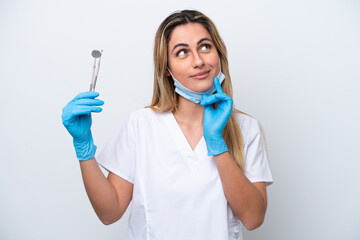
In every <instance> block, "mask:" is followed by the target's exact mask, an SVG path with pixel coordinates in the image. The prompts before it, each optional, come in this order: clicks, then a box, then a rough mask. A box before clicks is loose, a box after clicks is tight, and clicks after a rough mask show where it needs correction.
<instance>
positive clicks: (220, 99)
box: [200, 77, 233, 156]
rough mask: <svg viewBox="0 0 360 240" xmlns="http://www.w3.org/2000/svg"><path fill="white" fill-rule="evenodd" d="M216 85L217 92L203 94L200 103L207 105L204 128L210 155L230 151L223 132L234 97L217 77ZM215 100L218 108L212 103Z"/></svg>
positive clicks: (215, 79)
mask: <svg viewBox="0 0 360 240" xmlns="http://www.w3.org/2000/svg"><path fill="white" fill-rule="evenodd" d="M214 85H215V88H216V91H217V93H215V94H212V95H210V96H207V95H206V94H202V95H201V96H202V101H201V103H200V104H201V105H202V106H204V107H205V110H204V120H203V130H204V138H205V142H206V146H207V149H208V155H209V156H212V155H219V154H221V153H223V152H227V151H228V148H227V146H226V143H225V140H224V138H223V137H222V132H223V130H224V128H225V126H226V123H227V122H228V120H229V118H230V116H231V113H232V107H233V100H232V98H230V97H229V96H228V95H226V94H225V93H224V92H223V90H222V88H221V85H220V82H219V79H218V78H217V77H215V78H214ZM215 102H217V103H218V106H217V109H214V108H213V106H212V105H211V104H213V103H215Z"/></svg>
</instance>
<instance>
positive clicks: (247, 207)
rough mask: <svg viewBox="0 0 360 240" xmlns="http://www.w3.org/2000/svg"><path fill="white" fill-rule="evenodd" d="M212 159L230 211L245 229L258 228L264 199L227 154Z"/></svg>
mask: <svg viewBox="0 0 360 240" xmlns="http://www.w3.org/2000/svg"><path fill="white" fill-rule="evenodd" d="M214 158H215V162H216V166H217V168H218V172H219V175H220V178H221V182H222V185H223V189H224V193H225V196H226V198H227V201H228V202H229V205H230V207H231V209H232V210H233V211H234V213H235V215H236V216H237V217H238V218H239V219H240V220H241V221H242V223H243V224H244V226H245V227H246V228H247V229H249V230H251V229H255V228H257V227H259V226H260V225H261V224H262V222H263V220H264V217H265V212H266V198H265V199H264V196H263V195H262V194H261V192H260V191H259V190H258V189H257V188H256V187H255V186H254V184H253V183H251V182H250V181H249V180H248V179H247V178H246V176H245V175H244V174H243V173H242V171H241V170H240V168H239V167H238V166H237V165H236V163H235V162H234V160H233V159H232V157H231V155H230V154H229V152H225V153H222V154H220V155H217V156H214Z"/></svg>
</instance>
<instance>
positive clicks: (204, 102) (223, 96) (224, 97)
mask: <svg viewBox="0 0 360 240" xmlns="http://www.w3.org/2000/svg"><path fill="white" fill-rule="evenodd" d="M229 100H231V98H230V97H229V96H228V95H226V94H225V93H222V94H221V93H216V94H213V95H210V96H208V97H207V98H205V99H204V100H202V101H201V103H200V104H201V106H207V105H210V104H213V103H216V102H220V101H229Z"/></svg>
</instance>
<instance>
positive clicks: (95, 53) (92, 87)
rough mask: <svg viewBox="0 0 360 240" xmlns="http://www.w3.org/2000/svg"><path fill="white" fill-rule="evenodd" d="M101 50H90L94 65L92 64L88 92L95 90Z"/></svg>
mask: <svg viewBox="0 0 360 240" xmlns="http://www.w3.org/2000/svg"><path fill="white" fill-rule="evenodd" d="M102 52H103V50H101V51H99V50H93V51H92V52H91V56H93V58H94V65H93V72H92V78H91V84H90V90H89V91H90V92H93V91H95V86H96V81H97V78H98V75H99V69H100V60H101V55H102Z"/></svg>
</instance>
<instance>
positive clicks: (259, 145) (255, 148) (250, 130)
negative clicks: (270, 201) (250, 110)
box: [244, 117, 273, 186]
mask: <svg viewBox="0 0 360 240" xmlns="http://www.w3.org/2000/svg"><path fill="white" fill-rule="evenodd" d="M244 128H245V126H244ZM246 128H247V129H246V130H245V131H244V132H246V136H244V153H245V164H244V174H245V176H246V177H247V178H248V179H249V180H250V182H265V183H266V185H267V186H268V185H270V184H272V183H273V178H272V174H271V171H270V166H269V161H268V158H267V152H266V148H265V142H264V137H263V135H262V131H261V129H260V126H259V123H258V122H257V121H256V120H255V119H253V118H250V117H249V119H248V124H246Z"/></svg>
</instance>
